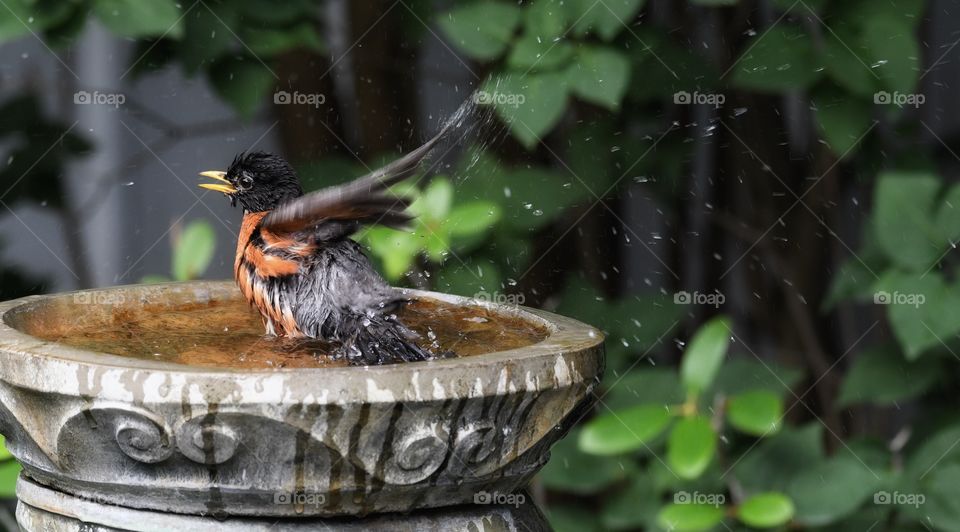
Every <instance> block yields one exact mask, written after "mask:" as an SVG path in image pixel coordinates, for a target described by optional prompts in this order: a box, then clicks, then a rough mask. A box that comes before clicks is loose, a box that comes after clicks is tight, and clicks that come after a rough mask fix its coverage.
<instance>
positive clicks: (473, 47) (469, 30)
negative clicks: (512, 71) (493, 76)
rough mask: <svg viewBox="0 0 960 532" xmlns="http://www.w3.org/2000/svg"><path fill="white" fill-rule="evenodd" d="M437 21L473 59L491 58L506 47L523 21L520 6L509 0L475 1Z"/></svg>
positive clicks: (458, 47)
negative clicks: (507, 0) (496, 0)
mask: <svg viewBox="0 0 960 532" xmlns="http://www.w3.org/2000/svg"><path fill="white" fill-rule="evenodd" d="M438 23H439V25H440V29H441V30H442V31H443V33H444V35H446V37H447V38H448V39H449V40H450V41H451V42H452V43H453V45H454V46H456V47H457V49H458V50H460V51H462V52H463V53H465V54H466V55H468V56H469V57H471V58H473V59H477V60H481V61H483V60H490V59H494V58H496V57H498V56H499V55H500V54H502V53H503V51H504V50H505V49H506V47H507V43H508V42H510V37H512V36H513V33H514V31H515V30H516V28H517V25H518V24H519V23H520V8H518V7H517V6H516V5H514V4H510V3H506V2H495V1H481V2H474V3H472V4H468V5H465V6H462V7H458V8H456V9H454V10H452V11H450V12H448V13H447V14H446V15H443V16H441V17H440V19H439V21H438Z"/></svg>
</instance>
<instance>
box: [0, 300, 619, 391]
mask: <svg viewBox="0 0 960 532" xmlns="http://www.w3.org/2000/svg"><path fill="white" fill-rule="evenodd" d="M404 292H405V293H407V294H408V295H410V296H411V297H413V298H417V299H426V300H434V301H438V302H443V303H449V304H454V305H470V306H476V307H482V308H485V309H487V310H488V311H492V312H495V313H499V314H502V315H508V316H512V317H516V318H520V319H523V320H525V321H528V322H529V323H530V324H531V326H537V327H542V328H544V329H546V337H545V338H543V339H542V340H540V341H538V342H535V343H533V344H530V345H526V346H522V347H518V348H513V349H507V350H502V351H493V352H490V353H484V354H479V355H473V356H468V357H453V358H446V359H438V360H429V361H422V362H406V363H395V364H386V365H382V366H342V367H321V368H262V369H261V368H252V369H246V368H210V367H204V366H192V365H186V364H178V363H174V362H166V361H153V360H144V359H138V358H133V357H126V356H122V355H116V354H111V353H105V352H99V351H93V350H87V349H81V348H76V347H72V346H68V345H63V344H60V343H57V342H53V341H49V340H44V339H40V338H37V337H35V336H32V335H30V334H28V333H26V332H23V331H22V330H20V329H19V328H18V327H17V321H18V320H20V319H29V315H30V314H31V312H36V311H38V310H42V306H43V305H47V304H50V303H52V302H57V301H61V302H62V301H68V300H71V299H72V300H73V301H76V300H77V299H78V298H84V297H85V296H89V297H87V299H88V300H94V301H96V300H98V299H103V298H105V297H106V298H109V297H111V295H114V294H120V293H127V294H138V297H139V298H141V301H143V298H144V297H146V298H150V297H157V298H168V297H171V296H172V295H176V296H179V297H194V298H196V297H200V298H208V299H217V298H233V297H240V295H239V292H238V291H237V289H236V286H235V285H234V284H233V282H232V281H187V282H170V283H156V284H130V285H120V286H114V287H109V288H99V289H87V290H77V291H72V292H60V293H56V294H49V295H38V296H27V297H23V298H19V299H14V300H10V301H5V302H0V353H4V354H7V355H18V356H16V358H17V359H19V362H32V363H43V364H51V363H52V364H57V363H63V364H66V365H68V366H70V367H71V368H76V369H75V371H76V372H77V373H78V374H79V373H80V372H82V371H84V370H89V371H94V370H97V371H104V370H107V371H109V370H118V371H124V372H129V371H137V372H146V374H147V375H148V377H147V379H149V376H150V375H159V376H160V377H161V378H168V377H169V376H180V377H186V378H204V379H205V380H206V379H208V378H209V379H214V380H218V379H223V380H233V381H237V380H250V379H263V378H278V377H279V378H281V379H282V380H283V381H284V384H283V387H284V388H285V387H287V386H288V385H290V384H298V385H306V386H307V387H308V388H309V385H310V383H311V382H312V383H313V384H314V385H315V384H316V379H317V378H320V377H322V379H323V381H324V384H330V383H337V382H340V383H342V384H343V386H340V387H339V388H340V390H339V391H340V392H341V393H339V394H338V397H337V402H341V401H343V400H356V399H362V400H365V401H372V402H376V401H378V395H379V396H380V397H382V400H384V401H394V400H396V399H397V398H396V397H394V395H395V394H396V392H397V391H398V389H397V388H394V387H392V388H393V393H386V394H383V393H379V394H378V393H377V390H372V389H371V387H372V384H371V381H376V382H382V381H384V380H385V379H387V380H389V381H391V382H394V383H397V384H401V383H404V384H409V383H410V382H411V381H416V379H417V376H418V375H420V374H422V373H427V374H429V375H430V376H431V377H432V378H439V379H440V381H441V382H444V383H445V384H456V383H457V382H458V381H457V379H455V378H454V377H455V376H456V375H457V374H461V373H463V372H469V373H470V374H475V373H476V372H477V371H483V370H484V368H486V369H488V370H489V369H496V370H497V371H509V372H511V373H513V372H522V373H525V374H528V375H540V374H542V372H543V371H544V370H548V372H549V373H551V374H555V377H557V378H558V379H561V380H562V379H569V380H573V381H579V380H581V379H579V378H578V377H579V376H580V375H579V372H578V371H577V370H576V368H577V364H576V363H575V362H574V360H573V359H578V358H593V357H595V352H596V351H597V350H600V349H602V344H603V341H604V335H603V333H602V332H601V331H599V330H598V329H596V328H594V327H592V326H589V325H586V324H584V323H582V322H579V321H577V320H574V319H572V318H567V317H564V316H560V315H557V314H554V313H551V312H547V311H544V310H539V309H534V308H529V307H523V306H519V305H508V304H502V303H496V302H490V301H485V300H481V299H476V298H469V297H464V296H457V295H453V294H446V293H441V292H433V291H426V290H416V289H404ZM172 332H175V331H172ZM0 362H2V361H0ZM568 364H573V365H572V366H571V367H570V368H569V369H567V365H568ZM0 369H2V366H0ZM5 373H7V374H6V375H5V376H4V377H5V378H6V379H7V380H10V378H11V377H13V376H15V375H21V376H26V374H27V373H28V372H23V371H15V372H13V375H11V374H10V373H9V372H5ZM554 380H556V379H554ZM459 383H460V384H461V385H462V386H460V388H462V390H459V392H462V393H458V391H457V390H447V391H446V392H445V393H443V394H441V395H444V394H445V395H448V396H453V397H456V396H466V395H469V393H470V387H471V386H472V384H473V383H467V382H463V381H459ZM18 384H21V385H23V386H25V387H27V388H30V389H35V390H38V391H57V387H58V386H59V384H58V383H56V382H53V383H44V382H37V381H31V380H29V379H25V380H23V382H19V383H18ZM424 384H425V387H430V386H431V383H429V382H427V383H424ZM555 384H558V385H560V384H566V383H550V382H542V381H540V379H537V380H536V382H533V383H528V386H527V388H528V389H529V390H530V391H535V390H541V389H546V388H551V387H555ZM357 385H359V387H358V386H357ZM358 391H359V392H363V393H361V394H360V395H361V396H362V397H350V398H348V397H344V392H346V394H347V395H354V393H353V392H358ZM504 392H505V393H506V391H504ZM415 395H417V396H420V395H421V394H420V392H419V391H417V392H416V394H415ZM426 395H427V396H429V397H424V398H423V399H424V400H433V399H436V398H438V397H436V394H429V393H428V394H426ZM419 398H420V397H416V398H414V397H410V398H407V400H411V399H419ZM320 402H324V401H322V400H320Z"/></svg>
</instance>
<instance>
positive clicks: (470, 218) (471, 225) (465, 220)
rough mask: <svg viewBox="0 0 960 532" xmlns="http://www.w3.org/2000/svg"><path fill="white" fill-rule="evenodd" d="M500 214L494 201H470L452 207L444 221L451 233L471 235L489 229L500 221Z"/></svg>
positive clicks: (454, 234) (498, 207)
mask: <svg viewBox="0 0 960 532" xmlns="http://www.w3.org/2000/svg"><path fill="white" fill-rule="evenodd" d="M501 214H502V211H501V210H500V206H499V205H497V204H496V203H491V202H489V201H471V202H469V203H464V204H463V205H457V206H456V207H454V208H453V210H452V211H450V215H449V216H447V219H446V222H445V223H446V224H447V227H448V229H449V230H450V234H451V235H453V236H455V237H456V236H471V235H476V234H482V233H485V232H487V231H489V230H490V229H491V228H492V227H493V226H494V225H496V223H497V222H498V221H500V216H501Z"/></svg>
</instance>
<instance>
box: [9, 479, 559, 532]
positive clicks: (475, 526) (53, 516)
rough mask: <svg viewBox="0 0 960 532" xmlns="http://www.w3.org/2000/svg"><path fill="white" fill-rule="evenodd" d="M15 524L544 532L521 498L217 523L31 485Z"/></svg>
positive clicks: (22, 489)
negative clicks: (367, 513)
mask: <svg viewBox="0 0 960 532" xmlns="http://www.w3.org/2000/svg"><path fill="white" fill-rule="evenodd" d="M17 495H18V497H19V498H20V503H19V504H18V506H17V521H18V523H19V524H20V527H21V528H22V529H23V531H24V532H92V531H96V532H121V531H127V530H136V531H139V530H144V531H157V530H184V531H188V530H203V531H204V532H285V531H289V532H306V531H312V530H323V531H326V532H368V531H371V530H375V531H381V530H384V531H387V530H388V531H390V532H431V531H435V532H447V531H450V530H456V531H463V532H548V531H549V530H550V526H549V524H548V523H547V520H546V518H545V517H544V516H543V514H542V513H540V511H539V509H538V508H537V507H536V505H535V504H533V502H532V501H531V499H530V497H529V496H528V495H527V494H525V493H521V494H518V497H522V501H523V502H522V503H521V502H517V503H515V504H489V505H468V506H452V507H448V508H440V509H434V510H420V511H415V512H411V513H407V514H395V513H393V514H379V515H371V516H368V517H363V518H337V517H330V518H323V517H313V518H309V517H306V518H305V517H301V518H286V519H284V518H280V519H277V518H274V517H271V518H263V517H241V518H237V517H232V518H229V519H216V518H214V517H203V516H194V515H171V514H162V513H158V512H152V511H150V510H135V509H131V508H118V507H116V506H108V505H106V504H102V503H98V502H95V501H88V500H83V499H79V498H77V497H73V496H70V495H67V494H64V493H61V492H59V491H55V490H51V489H49V488H46V487H44V486H42V485H39V484H37V483H34V482H31V481H30V480H24V481H22V482H21V483H20V484H19V486H18V489H17Z"/></svg>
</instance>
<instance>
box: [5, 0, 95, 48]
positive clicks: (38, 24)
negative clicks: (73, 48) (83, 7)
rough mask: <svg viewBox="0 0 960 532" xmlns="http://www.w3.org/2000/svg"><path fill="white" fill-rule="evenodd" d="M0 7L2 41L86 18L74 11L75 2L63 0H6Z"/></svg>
mask: <svg viewBox="0 0 960 532" xmlns="http://www.w3.org/2000/svg"><path fill="white" fill-rule="evenodd" d="M0 7H2V9H0V13H2V14H0V43H2V42H5V41H10V40H13V39H16V38H18V37H22V36H24V35H29V34H30V33H31V32H33V33H40V32H43V31H45V30H50V29H53V28H55V27H58V26H64V25H66V23H67V22H68V21H69V20H71V19H74V18H79V19H80V20H81V21H82V20H84V18H85V17H84V15H83V14H81V13H74V11H75V8H76V7H77V5H76V4H75V3H73V2H65V1H62V0H57V1H50V0H46V1H44V0H40V1H37V0H6V1H5V2H4V3H3V4H2V6H0Z"/></svg>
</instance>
